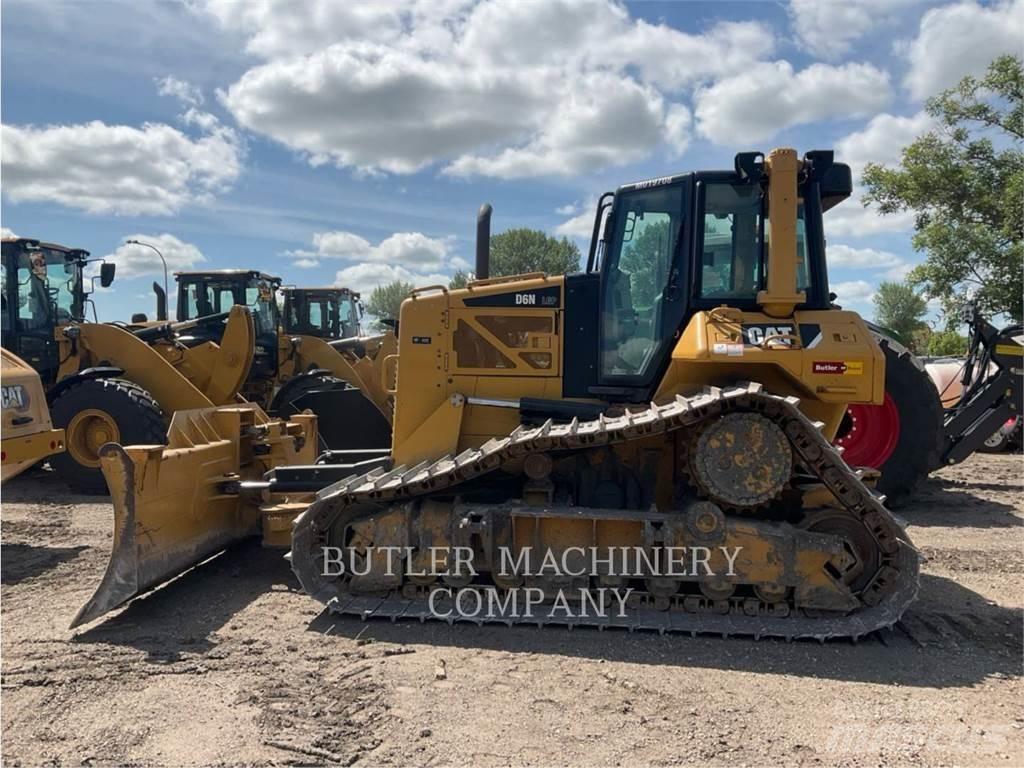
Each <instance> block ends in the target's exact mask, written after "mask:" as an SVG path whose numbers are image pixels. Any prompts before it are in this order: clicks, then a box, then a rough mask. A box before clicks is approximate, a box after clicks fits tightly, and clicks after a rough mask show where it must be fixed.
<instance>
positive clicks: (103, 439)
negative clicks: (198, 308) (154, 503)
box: [0, 238, 254, 493]
mask: <svg viewBox="0 0 1024 768" xmlns="http://www.w3.org/2000/svg"><path fill="white" fill-rule="evenodd" d="M2 248H3V265H2V266H3V271H2V275H3V288H2V290H0V295H2V297H3V309H2V319H3V346H4V348H5V349H8V350H11V351H12V352H14V353H15V354H17V355H18V356H19V357H21V358H22V359H24V360H25V361H26V362H27V363H28V364H29V365H31V366H32V368H34V369H35V370H36V371H37V372H38V373H39V376H40V378H41V379H42V382H43V386H44V387H45V388H46V397H47V400H48V402H49V407H50V413H51V415H52V418H53V422H54V425H55V426H56V427H58V428H60V429H63V430H64V431H65V448H66V450H65V451H64V452H63V453H59V454H56V455H54V456H53V457H52V458H51V460H50V463H51V465H52V466H53V468H54V469H55V470H56V472H57V474H58V475H59V476H60V478H61V479H62V480H64V481H65V482H66V483H67V484H68V485H69V486H70V487H71V488H72V489H73V490H75V491H78V492H82V493H105V492H106V484H105V482H104V480H103V475H102V472H101V470H100V464H99V449H100V447H101V446H102V445H103V444H105V443H107V442H111V441H113V442H122V443H126V444H160V443H163V442H164V440H165V433H166V430H167V426H168V423H169V420H170V417H171V414H173V413H174V411H177V410H184V409H194V408H208V407H212V406H215V405H222V404H228V403H232V402H235V400H236V396H237V393H238V391H239V389H240V387H241V385H242V383H243V382H244V381H245V379H246V375H247V373H248V370H249V366H250V365H251V363H252V359H253V338H254V327H253V319H252V316H251V314H250V313H249V312H248V310H246V309H245V308H243V307H238V308H237V309H232V310H231V311H229V312H224V313H221V314H219V315H216V316H213V317H203V318H196V319H194V320H192V321H190V322H188V323H177V324H174V323H166V322H160V323H155V324H147V325H140V326H130V325H127V324H124V323H99V322H96V321H95V307H93V321H91V322H90V321H89V320H87V310H88V309H89V307H90V305H91V304H92V301H91V299H90V296H91V293H92V291H91V290H89V286H91V284H92V282H93V281H94V280H96V279H98V280H99V281H100V284H101V285H102V286H103V287H107V286H109V285H110V284H111V282H112V281H113V279H114V271H115V270H114V265H113V264H109V263H101V264H100V275H99V277H98V278H87V277H86V276H85V271H86V268H87V267H88V265H90V264H93V263H95V262H102V260H98V259H90V258H89V253H88V252H87V251H84V250H81V249H72V248H66V247H64V246H61V245H57V244H54V243H45V242H40V241H39V240H34V239H30V238H9V239H5V240H4V241H3V243H2ZM209 325H212V326H216V327H217V328H218V333H219V337H218V338H220V343H219V344H215V343H208V342H204V341H202V340H201V339H199V338H196V337H189V336H185V335H184V334H185V333H186V332H198V331H201V329H202V328H203V327H204V326H209ZM200 335H201V334H200Z"/></svg>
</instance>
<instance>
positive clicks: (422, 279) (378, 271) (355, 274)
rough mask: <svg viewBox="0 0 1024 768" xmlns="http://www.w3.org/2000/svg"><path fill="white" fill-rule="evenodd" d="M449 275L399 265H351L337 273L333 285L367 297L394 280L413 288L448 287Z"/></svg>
mask: <svg viewBox="0 0 1024 768" xmlns="http://www.w3.org/2000/svg"><path fill="white" fill-rule="evenodd" d="M448 278H449V275H446V274H442V273H440V272H431V273H423V272H416V271H413V270H410V269H406V268H405V267H403V266H401V265H400V264H383V263H379V262H377V263H364V264H353V265H352V266H350V267H345V268H344V269H341V270H339V271H338V273H337V274H336V275H335V276H334V284H335V285H338V286H343V287H345V288H350V289H352V290H353V291H358V292H359V293H361V294H363V295H364V296H367V297H368V296H369V295H370V293H372V292H373V289H374V288H376V287H377V286H378V285H387V284H388V283H391V282H394V281H395V280H402V281H403V282H407V283H412V284H413V286H414V287H417V288H422V287H424V286H427V285H448Z"/></svg>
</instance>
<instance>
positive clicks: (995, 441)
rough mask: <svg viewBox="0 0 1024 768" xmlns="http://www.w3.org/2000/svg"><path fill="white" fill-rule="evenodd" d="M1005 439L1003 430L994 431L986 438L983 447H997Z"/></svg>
mask: <svg viewBox="0 0 1024 768" xmlns="http://www.w3.org/2000/svg"><path fill="white" fill-rule="evenodd" d="M1005 439H1006V438H1005V436H1004V435H1003V430H1001V429H1000V430H999V431H998V432H996V433H994V434H993V435H992V437H990V438H989V439H988V440H986V441H985V447H986V448H998V447H999V446H1000V445H1002V444H1003V441H1004V440H1005Z"/></svg>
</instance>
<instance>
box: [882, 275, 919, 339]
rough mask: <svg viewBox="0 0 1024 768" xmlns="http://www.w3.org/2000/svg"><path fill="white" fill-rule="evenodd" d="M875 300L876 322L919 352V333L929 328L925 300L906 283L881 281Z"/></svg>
mask: <svg viewBox="0 0 1024 768" xmlns="http://www.w3.org/2000/svg"><path fill="white" fill-rule="evenodd" d="M874 302H875V322H876V323H878V324H879V325H880V326H882V327H883V328H886V329H887V330H890V331H892V332H893V333H895V334H896V336H897V337H899V339H900V341H902V342H903V343H904V344H906V345H907V346H908V347H910V349H911V350H913V351H914V352H918V350H917V349H915V347H916V346H917V340H918V339H920V336H919V335H917V334H918V332H919V331H921V330H922V329H924V328H927V326H926V325H925V324H924V319H923V318H924V315H925V313H926V312H927V311H928V305H927V304H926V303H925V300H924V299H923V298H922V297H921V296H920V295H919V294H918V293H917V291H915V290H914V289H913V288H912V287H911V286H909V285H907V284H906V283H881V284H880V285H879V286H878V292H877V293H875V298H874ZM915 336H916V337H917V338H915Z"/></svg>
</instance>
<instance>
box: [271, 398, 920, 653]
mask: <svg viewBox="0 0 1024 768" xmlns="http://www.w3.org/2000/svg"><path fill="white" fill-rule="evenodd" d="M798 404H799V400H798V399H797V398H795V397H779V396H776V395H771V394H768V393H766V392H764V391H763V390H762V387H761V385H760V384H757V383H749V384H740V385H737V386H734V387H728V388H717V387H708V388H706V389H705V391H704V392H703V393H702V394H700V395H696V396H693V397H683V396H677V397H676V398H675V400H674V401H672V402H670V403H666V404H663V405H657V404H654V403H652V404H651V405H650V406H649V407H648V408H646V409H644V410H641V411H633V412H629V411H627V412H625V413H623V414H622V415H619V416H614V417H608V416H600V417H599V418H597V419H595V420H592V421H578V420H576V419H573V420H572V421H571V422H570V423H567V424H554V423H552V422H551V421H548V422H546V423H545V424H543V425H541V426H539V427H535V428H528V427H522V426H521V427H518V428H517V429H516V430H515V431H514V432H512V433H511V434H510V435H508V436H507V437H501V438H493V439H491V440H488V441H487V442H486V443H484V444H483V445H482V446H480V447H479V448H471V449H467V450H466V451H463V452H462V453H460V454H459V455H457V456H446V457H444V458H441V459H439V460H437V461H433V462H423V463H422V464H419V465H417V466H414V467H406V466H400V467H396V468H394V469H391V470H384V469H377V470H374V471H372V472H369V473H367V474H365V475H361V476H353V477H350V478H346V479H344V480H341V481H339V482H338V483H335V484H334V485H332V486H330V487H328V488H325V489H323V490H322V491H320V492H319V493H318V494H317V498H316V501H315V502H313V504H311V505H310V506H309V507H308V508H307V509H306V510H305V511H304V512H303V513H302V514H301V515H300V516H299V517H298V518H297V519H296V521H295V527H294V530H293V535H292V553H291V564H292V570H293V571H294V572H295V574H296V576H297V577H298V579H299V582H300V583H301V585H302V587H303V589H305V591H306V592H307V593H309V594H310V595H312V596H313V597H315V598H316V599H318V600H320V601H321V602H323V603H325V604H326V605H327V606H328V608H329V610H330V611H332V612H334V613H339V614H347V615H356V616H360V617H361V618H363V619H366V618H371V617H373V618H377V617H382V618H390V619H391V620H392V621H395V620H398V619H419V620H420V621H426V620H427V619H438V618H439V617H438V616H437V615H436V614H435V613H434V612H433V611H432V610H431V609H430V606H429V605H428V600H427V592H428V590H421V591H420V592H419V593H415V594H409V593H408V592H406V593H404V594H403V593H401V592H397V591H395V592H391V593H389V594H386V595H382V596H380V597H371V596H365V595H353V594H351V593H349V592H347V591H346V589H345V581H344V580H342V579H338V578H330V577H325V576H323V575H322V573H321V570H320V564H321V563H322V553H323V550H322V547H323V546H325V545H327V544H328V543H329V538H328V537H329V532H330V531H331V529H332V528H333V527H334V526H337V525H345V524H348V523H352V522H356V521H361V520H366V519H368V518H370V517H372V516H374V515H376V514H381V513H383V512H385V511H387V510H388V509H389V508H391V507H392V506H393V505H395V504H401V503H404V502H406V501H410V500H413V499H416V498H423V497H428V496H430V495H433V494H437V493H440V492H445V493H446V494H451V493H452V491H453V489H455V488H457V486H459V485H461V484H462V483H465V482H467V481H468V480H471V479H474V478H477V477H480V476H481V475H484V474H486V473H488V472H491V471H493V470H495V469H497V468H499V467H500V466H502V465H503V464H504V463H506V462H508V461H512V460H515V459H518V458H521V457H523V456H525V455H527V454H530V453H533V452H540V451H543V452H558V451H572V450H581V449H590V448H595V447H599V446H603V445H611V444H616V443H621V442H625V441H628V440H634V439H640V438H644V437H649V436H651V435H657V434H663V433H665V432H671V431H674V430H677V429H682V428H692V427H694V426H696V425H698V424H699V423H701V422H702V421H705V420H708V419H711V418H714V417H716V416H718V415H719V414H723V413H727V412H730V411H734V410H737V409H742V410H747V411H755V412H757V413H760V414H762V415H763V416H765V417H767V418H769V419H771V420H772V421H773V422H775V423H776V424H778V425H779V426H780V427H781V428H782V430H783V432H784V433H785V435H786V439H787V440H788V441H789V443H790V445H791V446H792V448H793V450H794V455H795V456H796V457H798V459H799V460H800V462H801V463H802V464H803V465H804V467H805V468H807V469H808V470H810V472H811V473H812V474H813V475H814V476H815V477H816V479H817V481H818V482H820V483H821V484H822V485H824V486H825V487H826V488H827V489H828V490H829V491H830V492H831V493H832V495H833V496H834V497H835V498H836V499H837V500H838V501H839V502H840V503H841V504H842V506H843V509H844V511H845V512H846V513H847V514H849V515H852V516H854V517H856V518H857V519H858V520H859V521H861V522H862V523H863V524H864V526H865V527H866V528H867V529H868V530H869V531H871V533H872V535H873V537H874V540H875V542H876V544H877V546H878V548H879V550H880V559H881V566H880V568H879V569H878V571H877V576H876V578H875V580H874V581H873V583H872V584H871V585H870V586H869V587H868V588H866V589H864V590H863V592H862V593H861V601H862V607H861V608H859V609H857V610H855V611H853V612H851V613H848V614H845V615H837V614H832V613H829V614H824V615H817V616H814V615H810V614H809V613H806V612H804V611H801V610H799V609H794V610H791V611H785V612H784V613H785V614H786V615H784V616H780V615H772V614H773V611H772V609H771V606H770V604H763V606H762V607H754V610H751V608H752V606H751V605H750V602H749V599H747V600H746V601H744V600H742V599H740V600H736V601H732V602H730V604H729V607H728V611H726V612H724V613H720V612H715V611H708V612H705V611H703V610H698V611H695V612H694V611H688V610H686V609H685V606H684V603H685V601H684V600H678V601H673V607H672V609H670V610H656V609H655V608H654V607H653V600H648V599H646V598H645V597H644V596H641V597H640V599H639V600H637V601H634V604H633V605H631V606H630V607H628V608H627V610H626V615H625V616H599V617H591V618H586V617H579V616H577V617H573V618H567V619H565V620H559V619H558V618H547V619H545V620H538V619H536V618H533V619H510V618H507V617H502V618H501V619H499V620H496V621H497V622H498V623H503V624H513V623H525V624H541V625H543V624H555V625H564V626H581V625H586V626H597V627H598V628H601V629H603V628H606V627H621V628H625V629H629V630H638V629H639V630H654V631H658V632H661V633H664V632H685V633H690V634H694V635H695V634H698V633H701V634H705V633H709V634H718V635H723V636H730V635H739V636H751V637H755V638H761V637H780V638H785V639H787V640H793V639H800V638H813V639H817V640H821V641H824V640H826V639H829V638H839V637H849V638H853V639H856V638H859V637H862V636H864V635H867V634H870V633H871V632H874V631H876V630H879V629H883V628H891V627H892V626H893V625H894V624H895V623H896V622H897V621H898V620H899V618H900V616H901V615H902V614H903V612H904V610H905V609H906V607H907V606H908V605H909V604H910V603H911V602H913V600H914V597H915V596H916V594H917V589H918V581H919V567H920V563H919V556H918V552H917V550H916V549H915V548H914V547H913V545H912V544H911V543H910V540H909V538H908V537H907V535H906V532H905V531H904V530H903V527H902V525H901V524H900V522H899V521H897V520H896V518H894V517H893V516H892V515H891V513H890V512H889V511H888V510H887V509H886V508H885V506H884V505H883V503H882V499H881V498H879V497H878V496H876V495H875V494H874V493H873V492H872V491H871V490H870V489H869V488H868V487H867V486H865V484H864V483H863V482H862V481H861V479H860V475H859V473H857V472H855V471H854V470H852V469H850V467H848V466H847V465H846V464H845V462H843V460H842V458H841V457H840V455H839V453H838V452H837V451H836V449H835V448H834V447H833V446H832V445H830V444H829V442H828V441H827V440H825V438H824V437H823V436H822V434H821V432H820V430H819V428H818V425H816V424H814V423H813V422H811V421H810V420H809V419H808V418H807V417H806V416H805V415H804V414H803V413H802V412H801V411H800V410H799V408H798V407H797V406H798ZM744 603H746V605H744ZM677 604H678V605H677ZM720 607H721V606H720ZM677 608H678V609H677ZM459 620H462V619H459ZM449 621H450V620H449ZM484 621H486V620H485V619H478V620H475V623H484Z"/></svg>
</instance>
